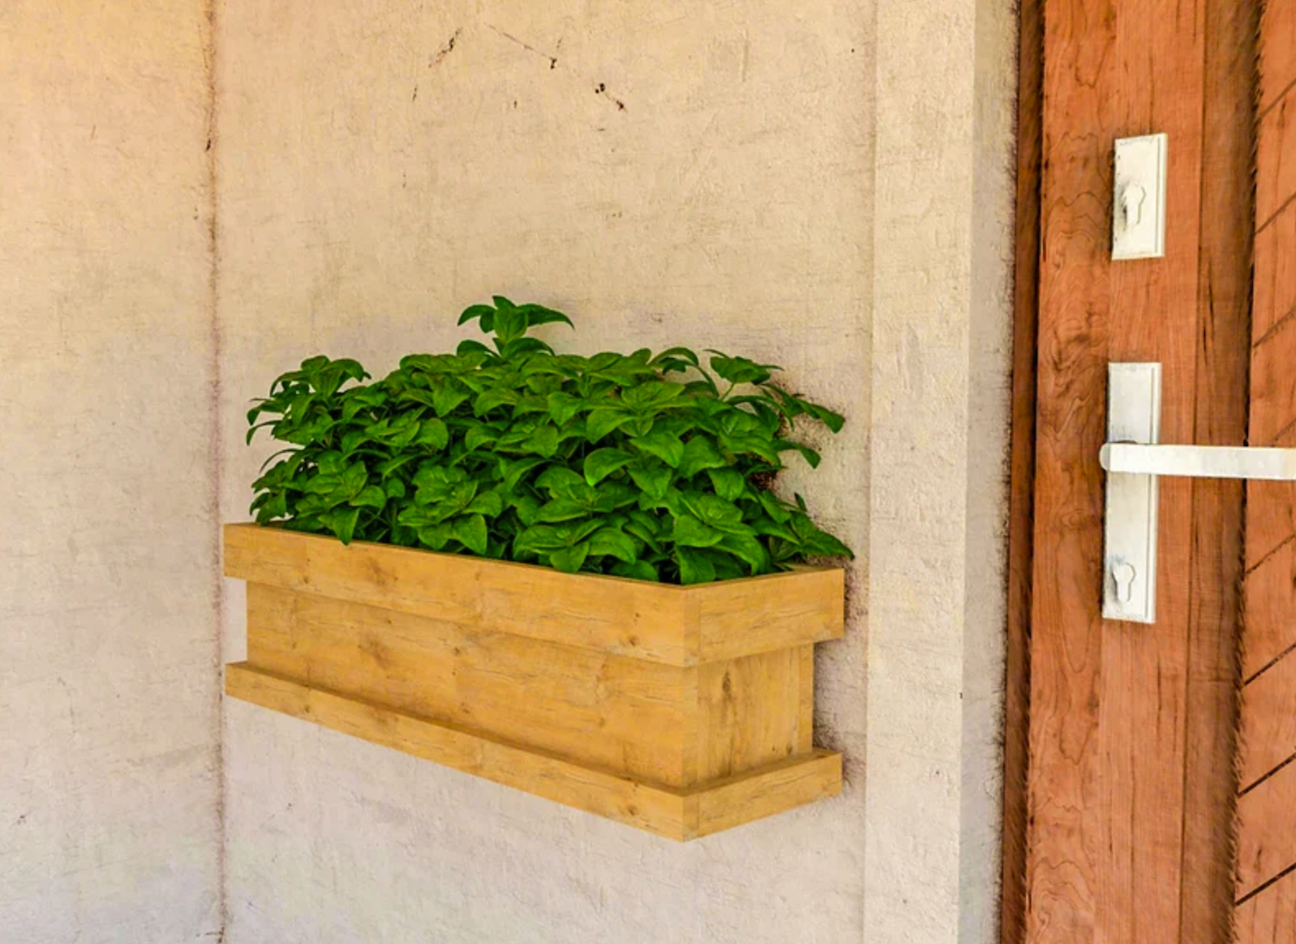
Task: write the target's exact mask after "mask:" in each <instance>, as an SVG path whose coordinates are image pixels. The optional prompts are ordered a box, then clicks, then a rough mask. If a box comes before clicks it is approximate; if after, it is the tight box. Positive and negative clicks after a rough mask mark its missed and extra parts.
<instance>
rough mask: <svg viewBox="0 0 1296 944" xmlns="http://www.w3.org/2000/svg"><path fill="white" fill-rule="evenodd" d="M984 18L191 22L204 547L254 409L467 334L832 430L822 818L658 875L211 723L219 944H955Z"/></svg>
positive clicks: (966, 777) (994, 238)
mask: <svg viewBox="0 0 1296 944" xmlns="http://www.w3.org/2000/svg"><path fill="white" fill-rule="evenodd" d="M1008 7H1009V4H1008V3H1007V2H1006V0H877V3H876V5H873V6H871V5H869V4H868V3H849V4H847V3H840V2H837V0H810V2H806V3H800V4H795V5H790V4H787V3H784V2H779V0H747V2H743V3H734V4H690V3H683V2H678V0H668V2H662V3H653V4H643V3H641V4H632V3H628V2H619V3H599V4H592V3H586V2H580V0H554V2H548V3H543V4H541V3H534V2H526V0H475V2H471V3H470V2H467V0H448V2H445V3H439V4H436V5H415V4H356V3H347V2H343V0H313V2H307V0H285V2H283V3H279V4H265V3H259V2H256V0H225V2H224V3H223V4H222V6H221V8H220V16H219V29H218V35H219V47H218V55H217V75H218V82H217V101H218V106H219V111H218V114H219V121H218V127H219V134H218V139H217V147H216V153H217V155H218V167H219V187H218V195H219V240H218V245H219V259H220V265H219V270H218V277H219V282H218V284H219V293H220V298H219V312H220V322H221V337H222V352H221V362H220V363H221V380H222V402H221V415H222V418H223V423H222V427H223V432H222V436H221V440H220V442H221V468H222V470H223V471H222V489H221V504H222V508H223V511H224V514H225V516H226V518H227V519H240V518H243V517H245V513H246V504H247V500H248V497H249V496H248V492H247V489H246V483H248V482H250V481H251V480H252V478H253V477H254V475H255V471H256V467H257V465H258V464H259V462H260V461H261V460H262V459H263V458H264V457H265V456H266V455H267V453H268V449H269V447H268V446H266V445H265V444H261V445H259V446H258V447H256V448H253V449H248V448H246V447H245V446H244V445H243V443H242V428H243V423H242V412H243V410H244V409H245V407H246V401H247V400H248V398H250V397H253V396H258V395H261V394H262V391H263V390H264V389H265V388H266V387H267V386H268V384H269V382H270V380H271V379H272V378H273V377H274V376H275V375H276V374H278V373H279V372H280V371H282V370H284V369H286V368H288V367H291V366H293V365H295V364H296V362H297V361H299V360H300V359H302V358H303V357H304V356H306V355H308V354H312V353H316V352H324V353H328V354H331V355H334V356H341V355H344V354H346V355H352V356H356V357H359V358H360V359H361V360H362V361H363V362H364V363H365V364H366V365H367V366H369V367H370V368H371V369H372V370H374V371H375V372H382V371H385V370H386V369H388V368H389V367H390V366H392V365H393V364H394V363H395V361H396V359H397V358H398V357H399V356H400V355H402V354H404V353H408V352H410V351H414V350H439V349H446V348H449V347H451V346H452V345H453V344H454V343H455V341H456V340H457V338H458V337H460V336H461V334H460V332H458V331H457V330H456V329H455V328H454V327H453V318H454V315H456V314H457V312H458V311H459V310H460V309H461V308H462V307H463V306H464V305H466V304H468V303H470V302H473V301H477V300H479V299H482V298H484V297H485V296H487V295H489V294H491V293H492V292H503V293H504V294H507V295H510V296H511V297H513V298H515V299H516V300H536V301H541V302H545V303H547V304H550V305H554V306H556V307H559V308H562V309H563V310H565V311H567V312H569V313H570V314H571V315H573V316H574V318H575V320H576V323H577V331H576V332H575V333H568V332H565V331H558V330H555V331H552V332H550V333H549V335H548V336H549V338H550V339H551V340H553V341H555V342H556V343H558V344H560V345H562V346H565V347H570V348H571V349H576V350H581V351H587V352H592V351H595V350H599V349H603V348H607V347H612V346H615V347H619V348H624V349H632V348H634V347H638V346H651V347H657V348H660V347H665V346H668V345H671V344H676V343H688V344H690V345H693V346H696V347H718V348H722V349H731V350H733V351H736V352H741V353H745V354H748V355H751V356H754V357H756V358H758V359H762V360H770V361H773V362H776V363H781V364H783V365H784V366H785V367H786V368H787V369H788V377H789V379H790V381H791V382H792V383H793V384H795V385H796V386H797V387H799V388H801V389H802V390H803V391H804V392H806V393H807V394H810V395H812V396H813V397H815V398H817V399H819V400H821V401H823V402H825V403H828V404H829V405H832V406H834V407H835V408H837V409H839V410H841V411H843V412H845V413H846V414H847V415H848V417H849V418H850V420H849V422H848V425H847V427H846V431H845V432H844V433H843V434H842V435H841V436H839V437H836V438H835V439H833V440H832V441H831V442H824V443H822V445H823V446H824V449H823V451H824V463H823V465H822V466H821V468H820V469H819V470H818V471H817V472H815V473H814V474H813V475H809V474H807V473H806V471H805V470H803V469H798V470H795V471H793V472H792V473H791V474H790V475H788V476H787V481H786V482H785V485H786V486H787V487H788V488H790V489H791V488H796V489H798V490H801V491H804V492H806V493H807V494H808V496H809V499H810V503H811V506H812V509H813V511H814V512H815V513H816V514H817V515H818V516H819V517H820V518H821V519H822V520H823V521H824V522H825V523H826V524H828V525H830V526H832V527H833V528H834V529H835V530H837V531H838V532H839V533H840V534H842V535H843V537H845V538H846V539H847V540H848V542H849V543H851V544H852V545H853V546H854V547H855V548H856V549H857V550H858V551H859V552H860V559H859V560H858V561H857V562H856V564H855V565H854V566H853V567H852V568H851V572H850V589H851V599H850V613H849V624H848V634H847V637H846V639H845V640H843V641H842V642H839V643H833V644H829V645H823V646H821V647H820V650H819V657H818V662H817V667H818V673H819V676H818V693H817V717H816V727H817V734H818V739H819V741H820V742H821V743H824V744H826V745H830V746H833V747H837V748H840V749H842V750H844V751H845V752H846V755H847V758H848V762H847V777H848V785H847V789H846V791H845V793H844V795H843V796H842V797H840V798H839V799H835V800H832V801H828V802H824V803H820V804H816V805H814V806H812V807H809V808H806V809H803V810H800V811H797V812H793V813H790V814H786V815H783V816H780V817H777V818H774V819H771V820H767V821H764V822H760V823H756V824H752V825H749V826H747V827H743V828H741V829H738V830H734V831H732V832H729V833H724V834H721V835H718V836H715V837H711V838H709V839H706V840H702V841H699V842H696V843H692V844H689V845H686V846H679V845H675V844H673V843H668V842H666V841H663V840H658V839H655V838H653V837H651V836H647V835H645V834H642V833H639V832H637V831H633V830H630V829H627V828H625V827H620V826H617V825H615V824H612V823H609V822H605V821H603V820H600V819H597V818H594V817H590V816H587V815H584V814H581V813H578V812H575V811H571V810H567V809H565V808H562V807H559V806H556V805H554V804H550V803H547V802H545V801H542V800H539V799H536V798H534V797H530V796H528V795H525V794H521V793H518V792H515V791H511V790H508V789H506V788H503V787H499V786H496V785H494V784H490V783H487V782H484V781H480V780H476V779H473V778H471V777H468V776H466V775H463V774H460V773H457V772H455V771H451V770H446V769H443V768H440V767H436V766H434V765H431V764H428V763H425V762H421V761H417V760H415V759H413V758H410V757H407V756H404V755H401V754H398V753H395V752H392V751H386V750H383V749H381V748H377V747H374V746H372V745H368V744H366V743H363V742H360V741H357V740H354V739H350V738H347V737H344V736H342V735H338V734H334V733H331V732H328V731H325V730H323V729H320V728H317V727H315V726H312V725H309V724H306V723H304V722H300V721H297V720H293V719H290V718H287V717H283V716H279V715H276V714H274V713H271V712H268V711H264V710H261V709H257V708H254V707H251V706H248V705H246V704H242V703H238V702H227V703H226V709H225V711H226V740H225V756H226V794H225V797H226V819H225V831H226V835H225V848H226V865H227V872H226V882H227V884H226V892H227V901H228V909H229V924H228V927H227V938H226V940H227V941H228V942H230V944H296V942H302V944H306V942H310V944H329V942H342V941H347V942H353V941H354V942H366V944H371V942H379V941H382V942H388V941H390V942H406V941H411V942H413V941H437V942H438V944H440V942H447V944H450V942H464V944H467V942H473V944H476V942H486V941H489V942H507V941H519V942H527V944H533V942H535V944H542V942H564V944H567V942H584V941H592V940H614V941H617V942H626V944H634V942H645V944H647V942H661V941H673V942H699V944H700V942H706V944H719V942H726V941H743V942H779V944H787V942H802V941H804V942H823V944H838V942H848V941H849V942H857V941H861V940H867V941H875V942H888V944H889V942H892V941H922V942H932V944H934V942H944V941H950V942H952V941H955V940H963V941H988V940H990V925H991V917H992V912H993V903H994V891H993V887H994V874H995V869H996V862H997V851H996V849H995V847H994V842H993V840H994V836H995V833H996V826H995V820H996V816H997V806H996V804H997V789H998V787H997V780H996V775H995V771H996V759H997V750H996V747H995V737H994V730H995V720H996V718H997V695H996V691H997V687H996V686H997V683H998V680H999V675H1000V672H999V669H998V663H997V659H998V649H997V646H998V640H999V637H1000V634H1001V632H1002V618H1001V615H1000V613H999V610H998V606H999V603H998V601H999V600H1000V599H1002V582H1001V575H1002V567H1001V564H1000V559H1001V555H1000V550H999V549H1000V546H1001V545H1002V536H1001V535H999V534H997V533H996V527H997V526H998V520H999V515H1000V514H1001V512H1002V506H1003V502H1002V488H1001V469H1000V459H1001V456H1002V454H1003V452H1004V447H1005V436H1004V432H1003V426H1004V420H1005V418H1006V415H1007V411H1006V402H1005V397H1004V383H1005V379H1006V374H1007V357H1006V337H1007V325H1008V314H1007V312H1008V307H1007V300H1006V294H1005V292H1004V285H1005V271H1006V264H1005V263H1004V261H1003V260H1005V259H1006V258H1007V257H1008V246H1009V241H1008V235H1007V234H1008V220H1009V218H1010V202H1009V190H1008V186H1007V183H1008V180H1009V176H1008V172H1009V167H1010V160H1009V153H1010V148H1009V143H1008V142H1009V136H1010V130H1011V129H1010V121H1009V117H1010V115H1011V108H1010V101H1011V95H1010V83H1009V82H1008V78H1009V77H1010V76H1011V74H1012V60H1011V55H1010V48H1011V38H1012V37H1011V17H1010V15H1009V9H1008ZM226 594H227V606H226V610H225V612H226V619H225V653H226V658H227V659H237V658H240V657H241V656H242V651H243V646H242V640H241V636H242V618H241V615H240V613H241V606H242V596H241V588H240V586H239V585H238V584H237V583H227V586H226ZM870 610H871V612H868V611H870Z"/></svg>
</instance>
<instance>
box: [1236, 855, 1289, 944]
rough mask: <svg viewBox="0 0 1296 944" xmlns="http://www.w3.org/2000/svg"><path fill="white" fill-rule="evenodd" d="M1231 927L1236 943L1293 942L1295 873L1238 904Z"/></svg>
mask: <svg viewBox="0 0 1296 944" xmlns="http://www.w3.org/2000/svg"><path fill="white" fill-rule="evenodd" d="M1233 929H1234V938H1233V939H1234V941H1235V942H1236V944H1290V942H1292V941H1296V872H1293V873H1291V874H1290V875H1287V876H1284V877H1283V878H1281V879H1279V880H1278V881H1277V882H1275V883H1274V884H1273V885H1271V886H1269V887H1268V888H1266V889H1265V890H1264V891H1262V892H1261V893H1260V894H1258V895H1255V896H1253V897H1252V898H1250V899H1248V900H1247V901H1244V902H1243V903H1242V904H1241V905H1239V906H1238V909H1237V914H1236V915H1235V916H1234V919H1233Z"/></svg>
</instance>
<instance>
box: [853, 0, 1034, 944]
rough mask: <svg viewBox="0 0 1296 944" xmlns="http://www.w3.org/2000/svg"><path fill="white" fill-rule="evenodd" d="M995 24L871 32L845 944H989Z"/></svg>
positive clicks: (995, 636) (1005, 249) (998, 558)
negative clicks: (866, 580) (862, 537)
mask: <svg viewBox="0 0 1296 944" xmlns="http://www.w3.org/2000/svg"><path fill="white" fill-rule="evenodd" d="M1013 7H1014V5H1013V4H1009V3H1003V2H995V0H919V2H910V0H886V2H883V3H882V4H881V5H880V7H879V13H878V20H877V35H878V37H879V39H878V43H877V103H878V105H877V108H878V116H877V139H876V141H877V144H876V148H877V165H876V166H877V172H876V178H875V188H876V193H877V200H876V214H877V215H876V219H875V234H876V235H875V246H876V250H875V256H874V259H875V263H874V284H873V290H874V291H873V300H874V301H873V311H874V317H873V354H872V367H873V397H872V404H873V412H872V424H871V426H872V428H871V436H872V448H871V454H872V465H871V476H872V483H873V487H872V492H871V501H870V525H869V556H870V570H871V581H870V587H869V594H868V606H869V622H868V662H869V708H868V755H867V767H868V775H867V777H866V793H867V799H866V812H865V816H866V822H867V826H866V829H865V840H866V853H865V870H866V881H865V900H866V903H867V904H866V908H867V911H866V920H865V940H867V941H885V942H888V944H892V942H895V944H899V942H913V944H929V942H936V941H956V940H957V941H961V942H974V941H975V942H983V941H984V942H989V941H992V940H993V941H997V940H998V930H997V928H998V924H997V917H998V891H997V890H998V878H999V841H1000V836H1001V819H1002V793H1001V790H1002V780H1003V774H1002V771H1003V766H1002V754H1001V751H1000V743H1001V740H1002V720H1001V719H1002V683H1003V657H1004V631H1005V610H1004V601H1005V589H1004V587H1005V584H1004V580H1005V577H1004V574H1005V558H1006V549H1007V533H1006V518H1007V514H1006V508H1007V454H1008V421H1009V412H1008V407H1009V384H1010V365H1009V356H1010V351H1011V337H1010V321H1011V314H1010V313H1011V295H1010V285H1011V283H1010V274H1011V268H1010V263H1009V262H1008V260H1009V259H1010V258H1011V254H1012V245H1013V244H1012V232H1011V218H1012V200H1013V196H1012V191H1013V183H1014V176H1013V174H1014V170H1013V162H1012V154H1013V150H1012V140H1013V133H1014V129H1013V120H1014V108H1013V100H1014V95H1015V74H1016V72H1015V69H1016V56H1015V52H1016V44H1015V16H1014V9H1013Z"/></svg>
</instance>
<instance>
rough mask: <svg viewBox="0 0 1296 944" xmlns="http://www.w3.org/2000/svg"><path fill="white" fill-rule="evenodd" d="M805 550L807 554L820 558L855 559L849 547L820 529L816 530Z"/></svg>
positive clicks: (806, 543) (807, 542)
mask: <svg viewBox="0 0 1296 944" xmlns="http://www.w3.org/2000/svg"><path fill="white" fill-rule="evenodd" d="M805 549H806V552H807V553H809V554H814V555H816V556H818V557H850V558H854V557H855V555H854V553H852V551H851V549H850V548H849V547H847V546H846V545H845V544H843V543H842V542H841V541H840V540H838V539H837V538H836V537H834V536H833V535H831V534H829V533H828V532H827V531H821V530H820V529H818V528H815V530H814V533H813V534H811V535H810V537H809V539H808V540H807V541H806V542H805Z"/></svg>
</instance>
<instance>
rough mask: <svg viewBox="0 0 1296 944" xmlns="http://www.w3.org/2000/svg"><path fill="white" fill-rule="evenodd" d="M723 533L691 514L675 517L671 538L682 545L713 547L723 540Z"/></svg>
mask: <svg viewBox="0 0 1296 944" xmlns="http://www.w3.org/2000/svg"><path fill="white" fill-rule="evenodd" d="M724 537H725V536H724V533H723V532H721V531H716V530H715V529H714V528H710V527H708V526H707V525H705V524H703V523H702V522H701V521H699V520H698V519H697V518H694V517H693V516H692V515H681V516H680V517H678V518H676V519H675V528H674V530H673V531H672V532H671V540H672V541H674V542H675V543H676V544H679V545H682V546H684V547H714V546H715V545H717V544H719V543H720V542H721V541H723V540H724Z"/></svg>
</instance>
